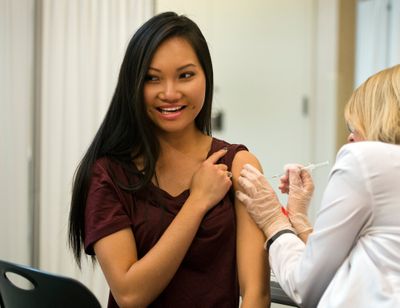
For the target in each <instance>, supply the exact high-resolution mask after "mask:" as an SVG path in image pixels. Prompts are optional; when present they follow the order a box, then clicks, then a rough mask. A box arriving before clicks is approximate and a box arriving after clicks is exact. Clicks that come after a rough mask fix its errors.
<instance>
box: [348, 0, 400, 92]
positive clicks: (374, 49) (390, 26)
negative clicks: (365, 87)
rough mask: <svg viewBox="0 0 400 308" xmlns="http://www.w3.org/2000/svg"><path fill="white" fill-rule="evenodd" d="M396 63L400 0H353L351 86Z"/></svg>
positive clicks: (399, 58) (399, 51)
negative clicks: (354, 35) (354, 30)
mask: <svg viewBox="0 0 400 308" xmlns="http://www.w3.org/2000/svg"><path fill="white" fill-rule="evenodd" d="M399 63H400V0H363V1H358V3H357V40H356V74H355V86H359V85H360V84H361V83H362V82H363V81H365V80H366V79H367V78H368V77H369V76H371V75H373V74H375V73H376V72H378V71H380V70H382V69H384V68H387V67H390V66H393V65H395V64H399Z"/></svg>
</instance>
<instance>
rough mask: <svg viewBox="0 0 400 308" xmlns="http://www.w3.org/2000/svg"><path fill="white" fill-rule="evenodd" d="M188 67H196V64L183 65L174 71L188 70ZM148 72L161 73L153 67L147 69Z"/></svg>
mask: <svg viewBox="0 0 400 308" xmlns="http://www.w3.org/2000/svg"><path fill="white" fill-rule="evenodd" d="M189 67H197V65H196V64H193V63H189V64H185V65H182V66H181V67H178V68H177V69H176V71H182V70H185V69H187V68H189ZM149 70H152V71H156V72H160V73H161V70H160V69H158V68H155V67H152V66H150V67H149Z"/></svg>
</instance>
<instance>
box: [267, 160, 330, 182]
mask: <svg viewBox="0 0 400 308" xmlns="http://www.w3.org/2000/svg"><path fill="white" fill-rule="evenodd" d="M327 165H329V161H324V162H321V163H316V164H309V165H308V166H305V167H302V168H301V169H300V170H307V171H312V170H314V169H316V168H319V167H323V166H327ZM284 174H285V172H284V173H279V174H275V175H273V176H272V178H273V179H274V178H277V177H281V176H282V175H284Z"/></svg>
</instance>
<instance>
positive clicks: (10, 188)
mask: <svg viewBox="0 0 400 308" xmlns="http://www.w3.org/2000/svg"><path fill="white" fill-rule="evenodd" d="M33 37H34V0H18V1H15V0H0V110H1V112H0V259H3V260H9V261H15V262H20V263H25V264H29V263H30V253H31V247H30V243H31V232H30V231H31V217H32V213H31V205H32V203H31V201H32V199H31V194H30V193H31V192H30V185H29V182H30V175H31V164H30V162H31V156H32V155H31V152H32V148H31V140H32V121H31V116H32V108H33V95H34V93H33Z"/></svg>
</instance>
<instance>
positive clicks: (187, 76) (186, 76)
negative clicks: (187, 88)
mask: <svg viewBox="0 0 400 308" xmlns="http://www.w3.org/2000/svg"><path fill="white" fill-rule="evenodd" d="M192 76H194V73H193V72H185V73H182V74H181V75H180V78H183V79H187V78H190V77H192Z"/></svg>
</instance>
